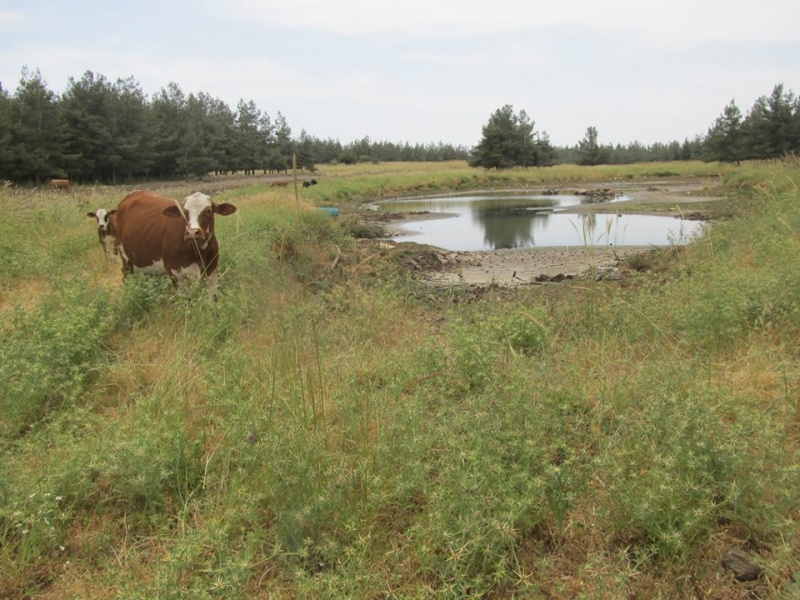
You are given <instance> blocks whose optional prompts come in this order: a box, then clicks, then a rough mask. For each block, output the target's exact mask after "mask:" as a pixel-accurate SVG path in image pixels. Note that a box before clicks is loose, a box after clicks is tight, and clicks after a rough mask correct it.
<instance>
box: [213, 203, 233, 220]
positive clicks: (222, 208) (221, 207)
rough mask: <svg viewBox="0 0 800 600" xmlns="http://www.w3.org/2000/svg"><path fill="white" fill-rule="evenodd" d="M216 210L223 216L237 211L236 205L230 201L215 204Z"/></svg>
mask: <svg viewBox="0 0 800 600" xmlns="http://www.w3.org/2000/svg"><path fill="white" fill-rule="evenodd" d="M214 212H215V213H217V214H218V215H220V216H221V217H227V216H228V215H232V214H233V213H235V212H236V207H235V206H234V205H233V204H230V203H229V202H223V203H221V204H215V205H214Z"/></svg>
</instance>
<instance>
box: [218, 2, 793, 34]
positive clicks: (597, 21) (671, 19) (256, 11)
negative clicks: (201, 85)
mask: <svg viewBox="0 0 800 600" xmlns="http://www.w3.org/2000/svg"><path fill="white" fill-rule="evenodd" d="M231 5H233V7H232V6H231ZM218 11H219V16H224V17H226V18H241V19H246V20H252V19H256V20H259V21H260V22H263V23H265V24H269V25H274V26H278V27H286V28H307V29H312V30H317V31H321V32H327V33H333V34H337V35H342V36H359V37H381V36H386V35H401V36H404V37H408V38H418V39H469V38H476V37H486V36H491V35H496V34H513V33H521V32H529V33H535V32H537V31H542V30H544V29H550V28H554V27H565V28H569V27H575V28H581V29H591V30H594V31H597V32H601V33H602V32H605V33H606V34H607V35H609V36H614V35H626V36H635V37H641V38H644V39H649V40H651V41H655V40H658V41H660V42H661V43H669V44H680V43H686V42H702V41H709V40H715V41H747V40H759V41H787V40H795V41H796V40H798V39H799V38H798V28H797V23H798V22H800V4H798V3H797V2H796V1H790V0H760V1H759V2H758V3H753V2H752V0H703V1H701V2H697V1H695V0H648V1H642V0H606V1H604V2H598V1H597V0H559V1H558V2H553V1H552V0H494V1H492V2H487V1H486V0H435V1H431V0H403V1H401V2H397V1H396V0H391V1H387V0H336V2H331V1H330V0H294V1H293V2H275V1H264V0H233V1H232V2H229V3H226V4H225V7H224V9H223V8H219V9H218ZM620 43H625V39H624V38H621V39H620Z"/></svg>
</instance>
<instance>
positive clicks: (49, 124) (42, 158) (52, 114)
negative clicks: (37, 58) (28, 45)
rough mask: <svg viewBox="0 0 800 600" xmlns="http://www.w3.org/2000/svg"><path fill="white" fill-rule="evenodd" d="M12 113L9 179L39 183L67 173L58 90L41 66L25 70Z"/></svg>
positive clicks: (12, 106) (9, 112)
mask: <svg viewBox="0 0 800 600" xmlns="http://www.w3.org/2000/svg"><path fill="white" fill-rule="evenodd" d="M8 116H9V130H10V134H11V135H10V143H9V145H8V150H9V152H10V153H11V161H10V162H11V164H10V172H9V179H13V180H16V181H22V180H28V181H32V182H34V183H36V184H37V185H38V184H40V183H41V182H42V181H44V180H45V179H47V178H48V177H65V176H66V174H67V173H66V171H65V170H64V167H65V154H64V144H65V130H64V125H63V119H62V118H61V111H60V108H59V105H58V103H57V97H56V94H55V93H54V92H52V91H51V90H50V89H48V87H47V83H46V82H45V81H44V80H43V79H42V75H41V73H40V72H39V70H38V69H37V70H36V71H34V72H33V73H31V72H30V71H28V69H26V68H25V69H23V70H22V77H21V78H20V83H19V87H18V88H17V92H16V94H15V95H14V97H13V98H12V99H11V102H10V106H9V107H8ZM7 133H8V132H7Z"/></svg>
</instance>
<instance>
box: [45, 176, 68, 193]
mask: <svg viewBox="0 0 800 600" xmlns="http://www.w3.org/2000/svg"><path fill="white" fill-rule="evenodd" d="M50 189H51V190H66V191H67V192H71V191H72V186H71V185H70V183H69V179H51V180H50Z"/></svg>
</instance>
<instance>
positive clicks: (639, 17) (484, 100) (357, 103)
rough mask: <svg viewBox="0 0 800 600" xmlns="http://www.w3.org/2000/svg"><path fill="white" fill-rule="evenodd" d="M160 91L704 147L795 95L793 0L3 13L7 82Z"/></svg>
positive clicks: (189, 5)
mask: <svg viewBox="0 0 800 600" xmlns="http://www.w3.org/2000/svg"><path fill="white" fill-rule="evenodd" d="M23 67H27V68H29V69H31V70H36V69H39V71H40V72H41V75H42V78H43V79H44V81H45V82H46V83H47V86H48V88H49V89H51V90H53V91H54V92H56V93H59V94H60V93H62V92H63V91H64V90H65V88H66V87H67V86H68V83H69V78H70V77H72V78H74V79H76V80H78V79H80V78H81V77H82V76H83V74H84V73H85V72H86V71H92V72H93V73H94V74H95V75H102V76H104V77H105V78H106V79H108V80H110V81H112V82H113V81H116V80H117V79H118V78H123V79H125V78H129V77H133V78H134V79H135V80H136V81H138V82H139V84H140V86H141V88H142V90H143V91H144V92H145V93H146V94H147V95H148V97H150V96H152V95H154V94H155V93H157V92H158V91H159V90H161V89H162V88H165V87H166V86H167V85H168V84H169V83H170V82H174V83H177V84H178V86H180V88H181V90H182V91H183V92H184V93H185V94H186V95H188V94H190V93H195V94H196V93H198V92H204V93H206V94H209V95H211V96H213V97H215V98H218V99H220V100H222V101H224V102H225V103H226V104H228V106H230V107H231V109H232V110H235V109H236V106H237V104H238V103H239V101H240V100H245V101H246V102H249V101H251V100H252V101H253V102H255V104H256V106H257V107H258V108H259V109H260V110H261V111H263V112H266V113H267V114H269V115H270V117H271V118H272V119H273V122H274V120H275V116H276V115H277V113H278V112H280V113H281V114H282V115H283V116H284V117H285V118H286V120H287V122H288V124H289V126H290V127H291V129H292V134H293V135H294V136H299V134H300V132H301V131H302V130H305V131H306V133H307V134H308V135H310V136H312V137H316V138H320V139H334V140H339V141H340V142H342V143H343V144H346V143H349V142H352V141H355V140H359V139H362V138H364V137H366V136H368V137H369V138H370V140H372V141H390V142H395V143H404V142H408V143H410V144H412V145H414V144H418V143H419V144H437V143H439V142H442V143H445V144H452V145H457V146H466V147H467V148H472V147H473V146H475V145H476V144H477V143H478V142H479V141H480V140H481V137H482V128H483V126H484V125H486V123H487V122H488V121H489V118H490V117H491V115H492V113H494V112H495V111H496V110H498V109H500V108H502V107H503V106H505V105H507V104H508V105H511V106H513V107H514V111H515V112H519V111H521V110H524V111H525V112H526V113H527V115H528V117H529V118H530V119H531V120H532V121H534V123H535V129H536V130H537V131H538V132H540V133H547V134H548V136H549V137H550V140H551V142H552V143H553V144H555V145H557V146H568V145H575V144H577V143H578V142H579V141H580V140H582V139H583V138H584V137H585V135H586V130H587V128H588V127H595V128H596V129H597V133H598V141H599V142H600V143H601V144H623V145H627V144H629V143H632V142H640V143H643V144H646V145H649V144H653V143H657V142H660V143H669V142H671V141H675V140H678V141H681V142H682V141H683V140H684V139H687V138H688V139H694V138H695V137H696V136H697V135H705V134H706V133H707V131H708V128H709V127H710V126H711V125H713V123H714V120H715V119H716V118H717V117H719V116H720V115H721V114H722V112H723V110H724V108H725V106H726V105H727V104H728V103H730V102H731V101H732V100H733V101H735V102H736V104H737V106H738V107H739V108H740V109H741V110H742V112H743V113H745V114H746V113H747V112H748V111H749V109H750V108H751V107H752V106H753V103H754V102H755V101H756V100H757V99H758V98H759V97H761V96H768V95H769V94H770V93H771V92H772V90H773V88H774V87H775V85H776V84H779V83H782V84H783V85H784V86H785V88H786V89H787V90H791V91H792V92H794V93H798V92H800V2H798V1H797V0H602V1H601V0H546V1H541V0H395V1H392V2H387V1H385V0H288V1H287V0H280V1H279V0H190V1H187V0H135V1H131V2H115V1H113V0H0V83H2V85H3V88H4V89H6V90H8V91H9V92H10V93H12V94H13V92H14V90H16V88H17V85H18V83H19V80H20V76H21V73H22V69H23Z"/></svg>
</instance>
